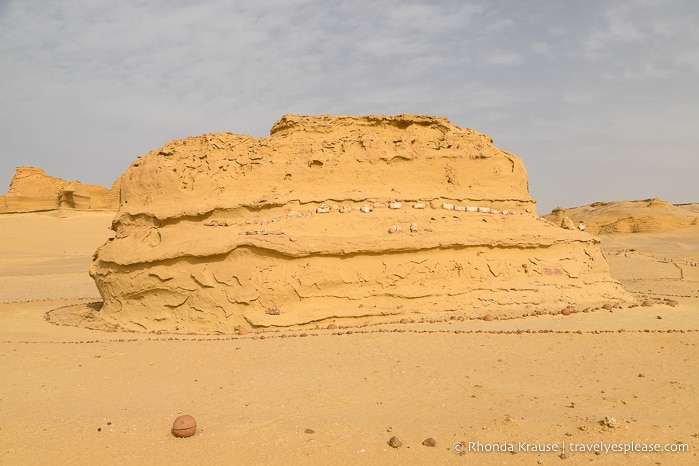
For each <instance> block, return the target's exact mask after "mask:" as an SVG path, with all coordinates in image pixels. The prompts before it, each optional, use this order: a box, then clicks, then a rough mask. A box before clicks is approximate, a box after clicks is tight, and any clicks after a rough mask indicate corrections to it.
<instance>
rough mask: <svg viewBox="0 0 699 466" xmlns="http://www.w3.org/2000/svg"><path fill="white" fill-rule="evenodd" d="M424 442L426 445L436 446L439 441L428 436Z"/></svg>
mask: <svg viewBox="0 0 699 466" xmlns="http://www.w3.org/2000/svg"><path fill="white" fill-rule="evenodd" d="M422 444H423V445H424V446H426V447H436V446H437V441H436V440H435V439H433V438H432V437H428V438H426V439H425V440H423V441H422Z"/></svg>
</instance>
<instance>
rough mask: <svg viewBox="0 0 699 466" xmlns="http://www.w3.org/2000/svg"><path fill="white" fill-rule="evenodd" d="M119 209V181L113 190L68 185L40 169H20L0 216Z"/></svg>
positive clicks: (0, 201)
mask: <svg viewBox="0 0 699 466" xmlns="http://www.w3.org/2000/svg"><path fill="white" fill-rule="evenodd" d="M118 206H119V180H117V181H116V182H115V183H114V185H113V186H112V189H109V190H108V189H106V188H105V187H103V186H95V185H90V184H82V183H79V182H77V181H71V182H68V181H65V180H62V179H60V178H54V177H53V176H48V175H47V174H46V173H44V171H43V170H42V169H40V168H34V167H17V170H16V172H15V176H14V177H13V178H12V181H11V182H10V188H9V189H8V191H7V194H5V196H3V197H1V198H0V212H8V213H10V212H36V211H41V210H54V209H58V208H65V209H78V210H116V209H117V208H118Z"/></svg>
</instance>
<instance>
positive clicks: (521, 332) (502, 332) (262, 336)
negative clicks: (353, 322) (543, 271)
mask: <svg viewBox="0 0 699 466" xmlns="http://www.w3.org/2000/svg"><path fill="white" fill-rule="evenodd" d="M367 333H453V334H457V335H459V334H488V335H524V334H541V333H553V334H578V335H582V334H588V335H601V334H606V333H699V329H643V330H626V329H623V328H620V329H617V330H551V329H539V330H532V329H526V330H523V329H518V330H458V329H456V330H416V329H398V328H394V329H383V328H380V329H373V330H347V331H344V332H343V331H338V332H332V333H331V334H326V336H327V335H333V336H339V335H359V334H367ZM244 335H247V334H244ZM244 335H235V336H228V337H218V338H181V337H167V338H119V339H118V340H80V341H29V340H17V341H12V340H3V341H1V342H0V343H3V344H43V343H45V344H74V345H78V344H94V343H133V342H143V341H232V340H265V339H269V338H297V337H301V338H303V337H309V336H310V337H317V336H322V335H321V334H319V333H309V332H302V333H300V334H290V335H287V334H285V333H283V334H281V335H273V334H269V333H264V334H253V336H252V337H250V338H246V337H244Z"/></svg>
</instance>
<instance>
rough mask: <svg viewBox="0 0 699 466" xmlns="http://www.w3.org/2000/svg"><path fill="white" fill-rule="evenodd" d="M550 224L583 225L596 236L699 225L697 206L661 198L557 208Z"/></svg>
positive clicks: (549, 217)
mask: <svg viewBox="0 0 699 466" xmlns="http://www.w3.org/2000/svg"><path fill="white" fill-rule="evenodd" d="M545 218H546V219H548V220H549V221H550V222H551V223H553V224H555V225H559V226H561V227H563V228H567V226H566V219H568V222H571V223H574V224H576V225H577V224H579V223H580V222H582V223H583V224H584V225H585V226H586V228H587V231H589V232H590V233H593V234H597V235H609V234H616V233H659V232H666V231H672V230H676V229H683V228H685V227H690V226H697V225H699V209H697V207H696V205H693V204H686V205H673V204H670V203H668V202H665V201H662V200H660V199H657V198H654V199H644V200H639V201H617V202H595V203H594V204H591V205H587V206H582V207H575V208H572V209H564V208H563V207H556V208H555V209H553V211H551V213H550V214H548V215H546V216H545Z"/></svg>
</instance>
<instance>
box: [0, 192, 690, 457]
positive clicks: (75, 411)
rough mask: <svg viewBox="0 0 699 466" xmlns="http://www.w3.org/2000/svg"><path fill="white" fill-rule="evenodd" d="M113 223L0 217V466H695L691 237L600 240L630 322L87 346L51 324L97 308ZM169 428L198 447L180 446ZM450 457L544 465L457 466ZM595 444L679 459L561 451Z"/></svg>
mask: <svg viewBox="0 0 699 466" xmlns="http://www.w3.org/2000/svg"><path fill="white" fill-rule="evenodd" d="M629 205H631V207H634V205H633V203H631V204H629ZM635 208H636V209H637V213H638V214H642V213H643V209H645V208H647V207H646V204H644V203H638V205H636V206H635ZM691 208H692V206H688V207H685V209H687V210H689V209H691ZM694 212H696V210H694ZM113 217H114V212H111V211H98V212H86V211H82V212H81V211H74V210H54V211H48V212H36V213H17V214H4V215H1V216H0V284H1V286H0V302H1V303H0V346H1V348H2V351H1V352H0V354H1V356H0V357H1V358H2V373H3V377H2V383H0V419H2V425H0V464H3V465H4V464H7V465H22V464H123V463H127V462H130V463H138V464H559V462H561V461H564V462H563V463H562V464H629V465H631V464H634V465H635V464H667V465H675V464H688V465H689V464H696V463H697V461H698V458H697V451H698V448H699V438H698V435H699V427H698V426H699V410H697V402H696V400H697V396H698V395H699V393H698V387H699V370H698V369H699V368H698V367H697V366H698V354H699V353H698V348H697V345H698V344H699V267H697V263H699V241H697V239H698V238H699V230H698V229H699V227H697V226H696V225H689V226H680V227H676V226H674V224H672V225H673V226H672V227H671V228H668V229H665V228H663V226H662V225H659V226H656V228H655V229H654V230H653V231H648V232H636V233H611V234H607V235H602V236H601V240H602V249H603V251H604V252H605V255H606V257H608V260H609V264H610V269H611V273H612V276H613V277H615V278H616V279H618V280H619V281H620V282H621V284H622V285H623V286H624V287H625V288H626V289H627V290H629V291H630V292H631V293H633V295H634V296H635V297H636V298H637V300H638V303H639V305H638V306H634V307H623V308H613V309H611V310H605V309H595V310H588V312H582V310H579V309H578V310H576V311H578V312H574V313H572V314H571V315H567V316H566V315H562V314H560V312H558V311H560V310H559V309H551V311H555V312H552V314H555V315H550V314H547V315H540V316H529V317H524V318H519V319H507V320H493V321H490V322H486V321H483V320H476V319H470V318H469V316H468V315H458V316H457V315H454V316H451V317H448V316H447V317H444V318H439V319H435V320H433V321H432V322H430V321H429V320H424V321H421V320H414V321H413V322H410V323H403V324H401V323H400V322H399V321H393V322H383V323H372V322H368V323H367V322H365V323H362V324H360V325H358V326H352V325H346V326H345V325H341V326H340V327H339V328H337V329H327V328H325V327H323V326H317V328H306V329H302V330H267V331H260V332H251V333H249V334H246V335H171V334H160V335H158V334H148V333H135V332H119V331H105V330H91V329H89V328H87V327H89V326H90V323H89V322H85V318H86V315H87V316H89V313H88V314H86V313H84V312H83V313H77V314H76V315H74V316H72V317H71V314H70V313H66V312H64V313H61V312H60V310H61V309H69V308H71V307H72V308H73V309H75V308H76V305H82V306H84V307H85V308H88V309H89V307H90V306H92V307H93V308H97V307H98V306H97V305H96V304H94V303H98V302H99V301H100V295H99V293H98V292H97V289H96V288H95V286H94V282H93V281H92V279H91V278H90V277H89V276H88V273H87V269H88V267H89V264H90V260H91V256H92V254H93V253H94V251H95V249H96V248H97V247H98V246H99V245H100V244H102V243H103V242H104V241H105V240H106V239H107V238H109V237H110V235H111V234H113V232H112V231H111V230H110V229H109V227H110V222H111V220H112V218H113ZM588 223H589V220H588ZM661 223H662V222H661ZM670 223H671V222H670ZM667 300H672V301H677V303H678V305H676V306H674V307H673V306H671V305H668V304H666V303H667V302H668V301H667ZM644 301H651V302H652V305H651V306H642V305H640V304H642V303H643V302H644ZM79 307H80V306H78V308H79ZM52 313H55V314H57V315H58V316H59V317H60V318H58V317H57V318H56V319H54V320H58V322H54V321H52V320H51V314H52ZM47 316H48V317H47ZM183 413H186V414H191V415H193V416H194V417H195V418H196V420H197V423H198V429H197V432H196V434H195V435H194V436H193V437H190V438H186V439H178V438H175V437H173V436H172V435H171V433H170V428H171V425H172V422H173V420H174V419H175V418H176V417H177V416H178V415H179V414H183ZM605 419H606V421H605ZM393 436H395V437H397V438H398V439H399V440H400V441H401V442H402V444H403V445H402V446H401V447H399V448H392V447H391V446H389V444H388V441H389V440H390V438H391V437H393ZM428 438H433V439H434V440H435V441H436V446H435V447H428V446H423V445H422V442H423V441H424V440H426V439H428ZM460 442H464V445H466V446H467V447H468V442H480V443H481V444H482V445H484V444H502V443H503V442H509V443H513V444H514V448H515V450H517V449H519V447H520V446H522V445H519V443H520V442H526V443H529V444H539V445H543V444H555V445H557V446H558V451H556V452H554V451H552V452H532V451H515V452H514V453H512V452H484V451H480V452H478V451H468V448H466V449H465V451H464V453H463V454H462V455H459V454H457V453H456V452H455V451H454V445H455V444H457V443H460ZM600 442H604V443H605V444H607V445H609V444H617V443H618V444H629V443H631V442H636V443H638V444H641V443H652V444H656V443H658V444H660V445H662V446H663V448H664V446H665V445H666V444H669V445H678V444H684V445H686V447H683V448H686V449H687V450H688V451H685V452H653V453H649V452H646V453H627V454H622V453H613V452H610V453H607V454H605V453H601V454H595V453H594V452H570V451H567V452H566V453H565V454H564V453H562V451H561V448H562V447H563V444H566V445H568V444H570V443H574V444H587V445H593V444H599V443H600ZM678 448H679V447H678ZM457 449H459V447H457ZM568 450H569V448H568ZM562 454H564V456H563V458H565V459H564V460H563V459H561V456H560V455H562Z"/></svg>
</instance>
